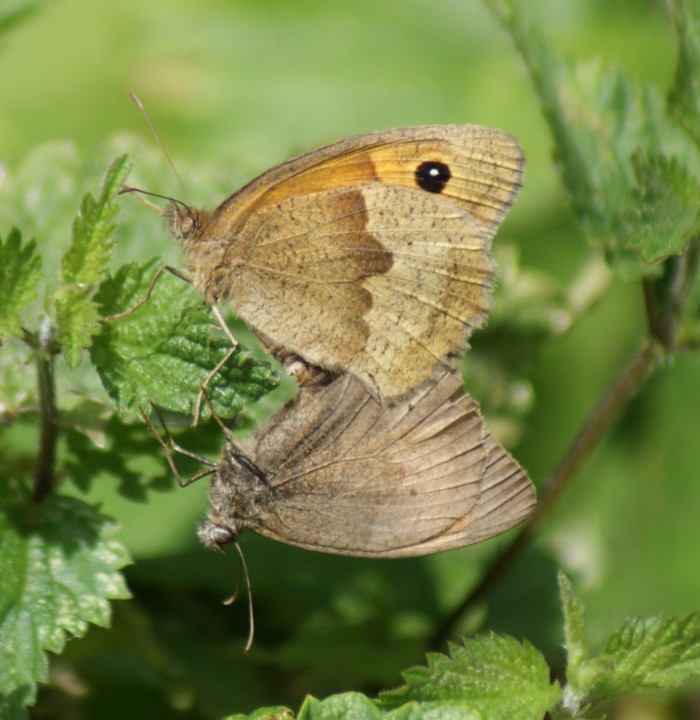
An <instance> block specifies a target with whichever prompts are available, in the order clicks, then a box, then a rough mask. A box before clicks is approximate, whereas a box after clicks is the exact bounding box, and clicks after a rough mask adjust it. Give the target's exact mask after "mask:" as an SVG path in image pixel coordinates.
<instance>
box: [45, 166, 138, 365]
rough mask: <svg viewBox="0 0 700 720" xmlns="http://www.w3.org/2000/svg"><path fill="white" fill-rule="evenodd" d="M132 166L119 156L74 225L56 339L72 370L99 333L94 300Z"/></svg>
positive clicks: (58, 306) (64, 264) (58, 304)
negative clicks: (122, 189) (120, 196)
mask: <svg viewBox="0 0 700 720" xmlns="http://www.w3.org/2000/svg"><path fill="white" fill-rule="evenodd" d="M129 168H130V163H129V160H128V158H127V156H126V155H122V156H121V157H119V158H117V159H116V160H114V161H113V162H112V164H111V165H110V167H109V169H108V170H107V173H106V175H105V179H104V182H103V183H102V191H101V193H100V196H99V197H98V198H97V200H95V199H94V198H93V196H92V195H90V194H89V193H88V194H87V195H85V197H84V198H83V202H82V203H81V206H80V213H79V215H78V217H77V218H76V219H75V221H74V223H73V240H72V242H71V244H70V247H69V248H68V250H67V251H66V253H65V255H64V256H63V260H62V261H61V283H62V286H61V288H60V289H59V290H58V292H57V293H56V294H55V296H54V303H55V321H56V329H57V333H56V336H57V340H58V341H59V343H60V344H61V349H62V351H63V355H64V357H65V359H66V363H67V364H68V366H69V367H71V368H74V367H76V366H77V365H78V364H79V363H80V357H81V351H82V349H83V348H87V347H90V345H91V343H92V336H93V335H95V334H97V333H98V332H99V331H100V325H99V313H98V308H97V306H96V305H95V303H94V301H93V299H92V296H93V294H94V292H95V289H96V285H97V283H98V282H99V281H101V280H102V279H103V278H104V276H105V275H106V274H107V271H108V268H109V260H110V257H111V252H112V246H113V243H114V240H113V234H114V227H115V219H116V214H117V210H118V206H117V204H116V203H115V202H114V200H115V198H116V196H117V193H118V191H119V188H120V187H121V186H122V185H123V184H124V180H125V179H126V176H127V175H128V173H129Z"/></svg>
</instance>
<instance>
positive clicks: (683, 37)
mask: <svg viewBox="0 0 700 720" xmlns="http://www.w3.org/2000/svg"><path fill="white" fill-rule="evenodd" d="M669 7H670V8H671V14H672V17H673V20H674V26H675V29H676V35H677V36H678V63H677V65H676V75H675V79H674V83H673V87H672V88H671V90H670V92H669V95H668V105H669V110H670V112H671V114H672V115H673V116H674V117H675V118H676V120H677V121H678V123H679V124H680V125H681V126H682V127H683V128H685V130H686V132H688V134H689V135H690V136H691V137H692V138H693V140H694V141H695V143H696V144H698V145H700V11H699V9H698V7H697V3H695V2H692V1H691V0H671V1H670V2H669Z"/></svg>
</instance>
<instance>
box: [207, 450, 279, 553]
mask: <svg viewBox="0 0 700 720" xmlns="http://www.w3.org/2000/svg"><path fill="white" fill-rule="evenodd" d="M273 502H274V495H273V491H272V489H271V488H270V486H269V484H268V482H267V479H266V477H265V474H264V473H263V471H262V470H261V469H260V468H258V466H257V465H256V464H255V463H254V462H253V461H252V460H250V459H249V458H248V457H247V456H245V455H242V454H241V453H240V452H239V451H238V450H237V449H236V448H235V447H234V446H233V445H230V444H227V445H226V446H225V448H224V452H223V456H222V458H221V460H220V461H219V464H218V465H217V467H216V472H215V473H214V479H213V480H212V483H211V487H210V488H209V508H208V510H207V517H206V519H205V520H204V522H203V523H201V524H200V526H199V528H198V529H197V535H198V536H199V539H200V540H201V541H202V543H203V544H204V545H205V546H206V547H208V548H210V549H212V550H219V551H223V549H224V545H228V544H229V543H232V542H234V541H235V540H236V538H237V537H238V535H239V534H240V533H241V532H242V531H243V530H245V529H246V528H251V529H255V528H256V527H257V526H258V525H259V521H260V518H261V517H262V516H263V515H264V514H265V512H266V509H267V508H268V507H269V505H270V504H271V503H273Z"/></svg>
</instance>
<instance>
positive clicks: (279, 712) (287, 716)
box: [224, 705, 295, 720]
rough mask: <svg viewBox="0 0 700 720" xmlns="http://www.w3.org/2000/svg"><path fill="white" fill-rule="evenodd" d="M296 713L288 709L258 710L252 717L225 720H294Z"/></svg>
mask: <svg viewBox="0 0 700 720" xmlns="http://www.w3.org/2000/svg"><path fill="white" fill-rule="evenodd" d="M294 717H295V715H294V713H293V712H292V711H291V710H290V709H289V708H286V707H281V706H279V705H278V706H275V707H267V708H258V709H257V710H254V711H253V712H252V713H250V715H240V714H239V715H229V716H228V717H226V718H224V720H294Z"/></svg>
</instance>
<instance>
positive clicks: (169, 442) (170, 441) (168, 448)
mask: <svg viewBox="0 0 700 720" xmlns="http://www.w3.org/2000/svg"><path fill="white" fill-rule="evenodd" d="M138 408H139V412H140V413H141V417H143V419H144V422H145V423H146V425H147V426H148V429H149V430H150V431H151V433H152V434H153V437H155V439H156V440H157V441H158V444H159V445H160V446H161V447H162V448H163V452H164V454H165V459H166V460H167V462H168V465H169V466H170V470H171V472H172V474H173V477H174V478H175V480H177V483H178V485H179V486H180V487H186V486H187V485H190V484H191V483H193V482H196V481H197V480H200V479H201V478H203V477H206V476H207V475H211V474H212V473H213V472H214V469H215V465H216V463H213V462H212V461H211V460H209V458H206V457H204V455H198V454H197V453H194V452H192V451H191V450H187V449H185V448H183V447H181V446H180V445H178V444H177V443H176V442H175V440H174V438H173V436H172V435H171V434H170V431H169V430H168V428H167V426H166V424H165V421H164V420H163V416H162V415H161V413H160V411H159V410H158V408H157V407H155V406H153V410H154V412H155V413H156V415H157V416H158V421H159V422H160V425H161V427H162V428H163V433H164V435H165V440H164V439H163V438H162V437H161V435H160V433H159V432H158V430H157V429H156V428H155V426H154V425H153V423H152V422H151V419H150V418H149V417H148V415H147V414H146V412H145V411H144V409H143V408H142V407H141V406H140V405H139V406H138ZM172 451H175V452H177V453H180V454H181V455H185V456H186V457H190V458H192V459H193V460H196V461H197V462H200V463H202V464H203V465H207V466H208V467H207V468H205V469H204V470H200V471H199V472H198V473H195V474H194V475H193V476H192V477H191V478H188V479H187V480H184V479H183V478H182V476H181V475H180V472H179V471H178V469H177V466H176V465H175V459H174V458H173V454H172Z"/></svg>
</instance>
